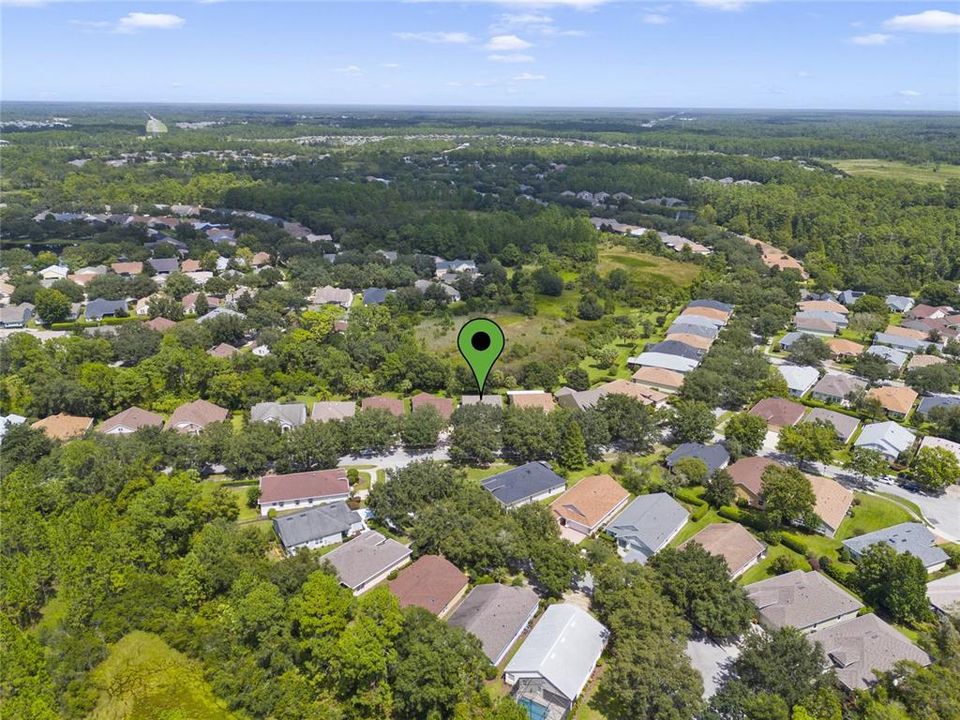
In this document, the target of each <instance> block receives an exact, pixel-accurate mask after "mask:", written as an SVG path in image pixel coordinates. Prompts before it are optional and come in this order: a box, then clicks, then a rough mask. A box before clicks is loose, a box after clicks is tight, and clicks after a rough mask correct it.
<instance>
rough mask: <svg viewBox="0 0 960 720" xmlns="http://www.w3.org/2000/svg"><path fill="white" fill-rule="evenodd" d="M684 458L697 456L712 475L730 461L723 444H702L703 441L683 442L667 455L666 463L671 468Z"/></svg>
mask: <svg viewBox="0 0 960 720" xmlns="http://www.w3.org/2000/svg"><path fill="white" fill-rule="evenodd" d="M684 458H697V459H698V460H702V461H703V463H704V465H706V466H707V473H708V474H710V475H713V474H714V473H715V472H716V471H717V470H722V469H723V468H725V467H726V466H727V465H728V464H729V463H730V453H728V452H727V449H726V448H725V447H724V446H723V445H704V444H703V443H683V444H681V445H679V446H677V449H676V450H674V451H673V452H672V453H670V454H669V455H667V459H666V463H667V467H668V468H672V467H673V466H674V465H676V464H677V461H679V460H683V459H684Z"/></svg>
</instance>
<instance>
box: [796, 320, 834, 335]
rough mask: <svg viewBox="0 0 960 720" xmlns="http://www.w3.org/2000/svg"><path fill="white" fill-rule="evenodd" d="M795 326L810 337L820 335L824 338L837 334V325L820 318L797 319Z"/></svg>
mask: <svg viewBox="0 0 960 720" xmlns="http://www.w3.org/2000/svg"><path fill="white" fill-rule="evenodd" d="M793 326H794V327H795V328H796V329H797V330H798V331H800V332H804V333H807V334H808V335H820V336H822V337H824V338H827V337H830V336H831V335H836V334H837V324H836V323H835V322H833V321H831V320H825V319H823V318H818V317H799V316H798V317H795V318H794V321H793Z"/></svg>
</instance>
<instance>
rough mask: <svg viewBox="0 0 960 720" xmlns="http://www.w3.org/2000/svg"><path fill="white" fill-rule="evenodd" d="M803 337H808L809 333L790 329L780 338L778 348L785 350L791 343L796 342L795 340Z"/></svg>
mask: <svg viewBox="0 0 960 720" xmlns="http://www.w3.org/2000/svg"><path fill="white" fill-rule="evenodd" d="M805 337H810V335H809V333H805V332H801V331H799V330H791V331H790V332H788V333H787V334H786V335H784V336H783V337H782V338H780V343H779V344H780V349H781V350H783V351H784V352H786V351H788V350H789V349H790V348H791V347H793V344H794V343H795V342H797V340H800V339H802V338H805Z"/></svg>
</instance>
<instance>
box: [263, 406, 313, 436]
mask: <svg viewBox="0 0 960 720" xmlns="http://www.w3.org/2000/svg"><path fill="white" fill-rule="evenodd" d="M306 421H307V406H306V405H304V404H303V403H301V402H292V403H278V402H261V403H257V404H256V405H254V406H253V407H252V408H250V422H270V423H276V424H277V425H279V426H280V432H286V431H287V430H291V429H292V428H295V427H300V426H301V425H303V424H304V423H305V422H306Z"/></svg>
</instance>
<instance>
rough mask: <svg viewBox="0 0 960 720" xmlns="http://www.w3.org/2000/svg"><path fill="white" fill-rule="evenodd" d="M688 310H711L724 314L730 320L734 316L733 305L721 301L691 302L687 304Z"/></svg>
mask: <svg viewBox="0 0 960 720" xmlns="http://www.w3.org/2000/svg"><path fill="white" fill-rule="evenodd" d="M687 307H688V308H699V307H703V308H711V309H713V310H717V311H719V312H722V313H724V314H725V315H726V316H727V318H728V319H729V318H730V316H731V315H733V305H731V304H730V303H725V302H720V301H719V300H691V301H690V302H688V303H687Z"/></svg>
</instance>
